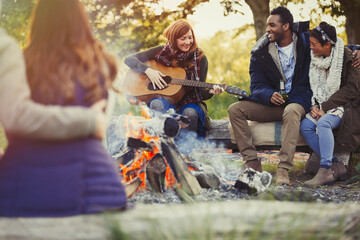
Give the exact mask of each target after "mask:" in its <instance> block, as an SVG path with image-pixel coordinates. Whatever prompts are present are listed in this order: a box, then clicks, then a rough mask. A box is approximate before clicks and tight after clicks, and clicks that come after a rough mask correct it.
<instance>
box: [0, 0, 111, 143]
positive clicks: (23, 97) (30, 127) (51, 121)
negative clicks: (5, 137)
mask: <svg viewBox="0 0 360 240" xmlns="http://www.w3.org/2000/svg"><path fill="white" fill-rule="evenodd" d="M0 12H1V1H0ZM104 106H105V101H103V100H101V101H99V102H97V103H95V104H94V105H93V106H92V108H90V109H89V108H84V107H76V106H74V107H61V106H44V105H42V104H39V103H35V102H33V101H32V100H31V99H30V90H29V86H28V83H27V81H26V73H25V64H24V59H23V55H22V52H21V51H20V49H19V47H18V44H17V43H16V42H15V40H13V39H12V38H11V37H9V36H8V35H7V34H6V33H5V31H4V30H3V29H2V28H1V27H0V124H1V125H2V126H3V127H4V130H5V131H6V132H7V133H8V134H11V135H21V136H23V137H27V138H32V139H44V140H60V139H62V140H64V139H77V138H84V137H89V136H91V135H92V136H95V137H97V138H99V139H102V138H104V135H105V128H106V120H105V114H104V112H103V108H104Z"/></svg>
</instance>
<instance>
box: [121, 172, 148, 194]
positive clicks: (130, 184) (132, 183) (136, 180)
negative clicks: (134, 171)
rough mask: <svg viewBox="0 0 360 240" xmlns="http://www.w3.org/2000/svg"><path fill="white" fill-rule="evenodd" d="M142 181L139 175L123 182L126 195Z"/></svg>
mask: <svg viewBox="0 0 360 240" xmlns="http://www.w3.org/2000/svg"><path fill="white" fill-rule="evenodd" d="M142 183H143V181H142V180H141V179H140V178H139V177H136V178H134V179H133V180H132V181H129V182H126V183H123V184H124V187H125V193H126V197H130V196H131V195H132V194H133V193H134V192H135V191H136V189H138V188H139V187H140V186H141V184H142Z"/></svg>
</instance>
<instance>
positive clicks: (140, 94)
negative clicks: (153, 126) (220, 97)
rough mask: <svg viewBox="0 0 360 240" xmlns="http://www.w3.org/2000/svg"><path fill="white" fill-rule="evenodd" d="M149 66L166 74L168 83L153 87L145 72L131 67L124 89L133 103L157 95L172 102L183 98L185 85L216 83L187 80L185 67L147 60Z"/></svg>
mask: <svg viewBox="0 0 360 240" xmlns="http://www.w3.org/2000/svg"><path fill="white" fill-rule="evenodd" d="M144 64H146V65H147V66H149V67H151V68H152V69H156V70H158V71H160V72H162V73H163V74H165V75H166V77H164V80H165V81H166V83H167V84H168V86H166V87H165V88H163V89H158V88H155V89H154V87H153V85H152V83H151V82H150V81H147V76H146V75H145V74H141V73H138V72H136V71H134V70H132V69H130V70H129V71H128V72H127V73H126V75H125V78H124V80H123V82H122V91H123V92H124V93H125V94H127V95H128V99H129V101H130V103H132V104H139V103H140V102H145V103H148V102H149V101H150V100H151V99H153V98H155V97H162V98H165V99H166V100H167V101H169V102H170V103H172V104H175V103H177V102H179V101H180V100H181V98H182V97H183V96H184V94H185V90H184V88H183V86H190V87H201V88H209V89H210V88H213V86H214V85H219V84H215V83H207V82H200V81H193V80H187V79H185V78H186V72H185V70H184V69H183V68H178V67H167V66H164V65H162V64H160V63H158V62H156V61H154V60H151V61H148V62H145V63H144ZM225 91H226V92H227V93H230V94H234V95H238V96H246V94H247V92H246V91H244V90H242V89H240V88H237V87H233V86H226V88H225Z"/></svg>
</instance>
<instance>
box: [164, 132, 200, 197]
mask: <svg viewBox="0 0 360 240" xmlns="http://www.w3.org/2000/svg"><path fill="white" fill-rule="evenodd" d="M161 151H162V154H163V155H164V157H165V159H166V162H167V163H168V165H169V166H170V169H171V171H172V172H173V174H174V176H175V178H176V180H177V182H178V183H179V184H180V187H181V189H182V190H184V192H186V193H187V194H189V195H191V196H193V195H198V194H199V193H200V191H201V186H200V184H199V182H198V181H197V179H196V177H195V176H193V175H192V174H191V173H190V171H189V169H188V166H187V165H186V163H185V159H184V158H183V157H182V155H181V153H180V152H179V149H178V148H177V147H176V145H175V143H174V140H173V139H172V138H162V140H161Z"/></svg>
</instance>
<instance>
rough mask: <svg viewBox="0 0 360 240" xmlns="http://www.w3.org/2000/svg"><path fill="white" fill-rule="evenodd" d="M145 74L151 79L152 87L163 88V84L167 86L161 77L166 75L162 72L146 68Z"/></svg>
mask: <svg viewBox="0 0 360 240" xmlns="http://www.w3.org/2000/svg"><path fill="white" fill-rule="evenodd" d="M145 74H146V75H147V76H148V79H149V80H150V81H151V83H152V85H153V87H154V89H157V88H158V89H163V88H164V87H165V86H167V84H166V82H165V80H164V79H163V78H162V77H165V76H166V75H164V74H162V73H161V72H159V71H158V70H155V69H152V68H148V69H146V71H145Z"/></svg>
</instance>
